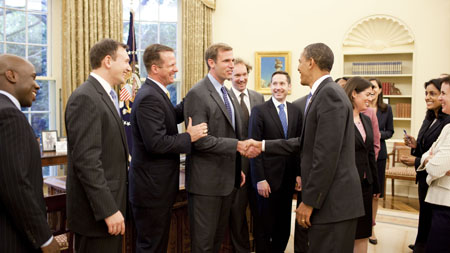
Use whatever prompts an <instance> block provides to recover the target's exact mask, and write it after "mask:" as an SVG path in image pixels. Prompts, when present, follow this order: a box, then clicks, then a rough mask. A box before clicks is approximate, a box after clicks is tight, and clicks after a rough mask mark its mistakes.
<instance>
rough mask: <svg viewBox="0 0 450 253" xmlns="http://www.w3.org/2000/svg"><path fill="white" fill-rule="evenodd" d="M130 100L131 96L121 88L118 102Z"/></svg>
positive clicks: (125, 89) (126, 90)
mask: <svg viewBox="0 0 450 253" xmlns="http://www.w3.org/2000/svg"><path fill="white" fill-rule="evenodd" d="M130 99H131V94H130V92H129V91H128V89H127V88H125V87H123V88H122V89H120V100H122V101H127V100H130Z"/></svg>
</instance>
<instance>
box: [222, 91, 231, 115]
mask: <svg viewBox="0 0 450 253" xmlns="http://www.w3.org/2000/svg"><path fill="white" fill-rule="evenodd" d="M220 90H221V91H222V96H223V102H224V103H225V108H227V111H228V114H229V115H230V119H233V113H232V112H231V105H230V100H228V93H227V89H226V88H225V87H224V86H222V88H220Z"/></svg>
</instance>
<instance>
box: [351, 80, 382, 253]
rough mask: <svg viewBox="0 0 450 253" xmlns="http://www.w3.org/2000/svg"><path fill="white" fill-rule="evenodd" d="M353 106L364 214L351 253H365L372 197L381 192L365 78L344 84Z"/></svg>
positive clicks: (359, 221) (356, 154)
mask: <svg viewBox="0 0 450 253" xmlns="http://www.w3.org/2000/svg"><path fill="white" fill-rule="evenodd" d="M344 90H345V93H346V94H347V96H348V98H349V100H350V102H351V103H352V105H353V121H354V124H355V164H356V168H357V169H358V173H359V178H360V181H361V189H362V195H363V202H364V210H365V215H364V216H362V217H359V218H358V223H357V227H356V236H355V244H354V248H353V252H354V253H366V252H367V248H368V239H369V237H370V235H371V234H372V199H373V198H374V197H377V196H378V194H379V193H380V188H379V186H378V173H377V167H376V165H375V150H374V146H373V130H372V123H371V121H370V118H369V117H368V116H366V115H364V114H363V113H362V111H365V110H366V109H367V108H368V106H369V103H370V102H369V101H370V99H371V93H372V84H371V83H370V82H369V81H367V80H366V79H364V78H361V77H353V78H350V79H349V80H348V81H347V84H346V85H345V86H344Z"/></svg>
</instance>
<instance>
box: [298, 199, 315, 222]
mask: <svg viewBox="0 0 450 253" xmlns="http://www.w3.org/2000/svg"><path fill="white" fill-rule="evenodd" d="M295 212H296V218H297V223H298V224H299V225H300V226H302V227H304V228H309V227H311V221H310V218H311V214H312V212H313V208H312V206H308V205H306V204H305V203H303V202H302V203H300V205H299V206H298V208H297V210H295Z"/></svg>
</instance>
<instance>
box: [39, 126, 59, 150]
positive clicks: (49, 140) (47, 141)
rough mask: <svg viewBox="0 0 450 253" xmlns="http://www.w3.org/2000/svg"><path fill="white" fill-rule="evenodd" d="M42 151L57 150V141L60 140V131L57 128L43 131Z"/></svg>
mask: <svg viewBox="0 0 450 253" xmlns="http://www.w3.org/2000/svg"><path fill="white" fill-rule="evenodd" d="M41 140H42V151H55V150H56V142H57V141H58V132H57V131H56V130H51V131H42V133H41Z"/></svg>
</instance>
